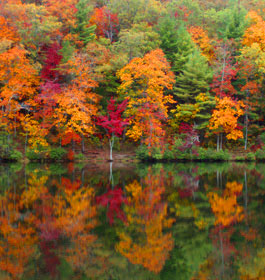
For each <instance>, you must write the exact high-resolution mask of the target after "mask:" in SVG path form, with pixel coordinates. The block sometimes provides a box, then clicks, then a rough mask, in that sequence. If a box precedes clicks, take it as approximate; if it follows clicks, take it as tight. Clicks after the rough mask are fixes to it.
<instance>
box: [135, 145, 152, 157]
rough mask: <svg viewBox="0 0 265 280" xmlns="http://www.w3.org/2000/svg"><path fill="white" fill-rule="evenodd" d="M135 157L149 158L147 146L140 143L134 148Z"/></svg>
mask: <svg viewBox="0 0 265 280" xmlns="http://www.w3.org/2000/svg"><path fill="white" fill-rule="evenodd" d="M136 157H137V158H138V159H140V160H148V159H150V156H149V150H148V148H147V146H145V145H142V146H139V147H138V148H137V149H136Z"/></svg>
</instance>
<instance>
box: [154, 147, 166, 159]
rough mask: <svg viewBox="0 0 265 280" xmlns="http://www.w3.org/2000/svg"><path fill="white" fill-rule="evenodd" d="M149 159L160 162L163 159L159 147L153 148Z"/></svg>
mask: <svg viewBox="0 0 265 280" xmlns="http://www.w3.org/2000/svg"><path fill="white" fill-rule="evenodd" d="M151 158H153V159H156V160H160V159H162V158H163V154H162V152H161V150H160V148H159V147H153V148H152V149H151Z"/></svg>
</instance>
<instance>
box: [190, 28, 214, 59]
mask: <svg viewBox="0 0 265 280" xmlns="http://www.w3.org/2000/svg"><path fill="white" fill-rule="evenodd" d="M188 31H189V33H190V34H191V38H192V40H193V42H194V43H196V44H197V45H198V46H199V47H200V49H201V51H202V54H203V55H204V56H205V57H206V58H207V59H208V61H210V62H212V61H213V60H214V59H215V53H214V49H213V46H212V45H211V42H210V39H209V37H208V35H207V32H206V31H205V30H203V28H202V27H200V26H191V27H190V28H189V29H188Z"/></svg>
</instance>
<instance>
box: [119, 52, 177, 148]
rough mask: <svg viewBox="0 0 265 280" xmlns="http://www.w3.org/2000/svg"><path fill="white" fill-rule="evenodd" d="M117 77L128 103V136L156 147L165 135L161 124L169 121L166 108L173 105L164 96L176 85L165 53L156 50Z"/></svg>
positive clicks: (134, 60) (130, 65)
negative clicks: (166, 90)
mask: <svg viewBox="0 0 265 280" xmlns="http://www.w3.org/2000/svg"><path fill="white" fill-rule="evenodd" d="M118 76H119V78H120V79H121V81H122V84H121V86H120V87H119V93H120V95H121V96H124V97H125V98H127V99H128V105H127V109H126V111H125V113H126V116H128V117H131V118H130V120H129V123H130V127H129V128H128V130H127V132H126V135H128V136H129V137H130V138H132V139H133V140H135V141H138V140H140V139H141V141H142V142H144V143H146V144H147V145H148V146H149V147H150V146H153V145H155V144H156V143H158V142H159V139H160V138H161V137H162V136H163V134H164V131H163V129H162V127H161V121H162V120H166V118H167V104H168V103H172V102H173V100H172V97H171V96H166V95H164V93H163V91H164V89H165V88H168V89H170V88H171V87H172V83H173V82H174V75H173V73H172V72H171V71H170V67H169V64H168V62H167V60H166V59H165V57H164V53H163V51H162V50H160V49H157V50H154V51H151V52H150V53H148V54H146V55H145V56H144V57H143V58H135V59H133V60H132V61H131V62H130V63H129V64H128V65H126V66H125V67H124V68H123V69H121V70H120V71H119V72H118Z"/></svg>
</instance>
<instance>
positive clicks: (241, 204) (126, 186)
mask: <svg viewBox="0 0 265 280" xmlns="http://www.w3.org/2000/svg"><path fill="white" fill-rule="evenodd" d="M0 175H1V176H0V279H1V280H6V279H25V280H31V279H38V280H41V279H69V280H70V279H71V280H72V279H74V280H75V279H83V280H85V279H103V280H104V279H113V280H119V279H122V280H126V279H128V280H129V279H130V280H133V279H135V280H136V279H137V280H141V279H143V280H149V279H150V280H151V279H152V280H153V279H154V280H156V279H167V280H173V279H176V280H189V279H219V280H220V279H225V280H228V279H265V278H264V277H265V269H264V268H265V242H264V239H265V211H264V210H265V203H264V199H265V164H256V163H176V164H153V165H146V164H136V165H128V166H123V165H119V164H117V165H116V164H115V163H113V166H112V165H111V166H109V165H108V163H106V164H102V165H97V166H96V165H87V166H85V165H82V164H75V165H74V164H71V163H70V164H68V165H67V164H66V165H62V164H47V165H46V164H27V165H26V166H23V165H22V164H5V165H1V166H0Z"/></svg>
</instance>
